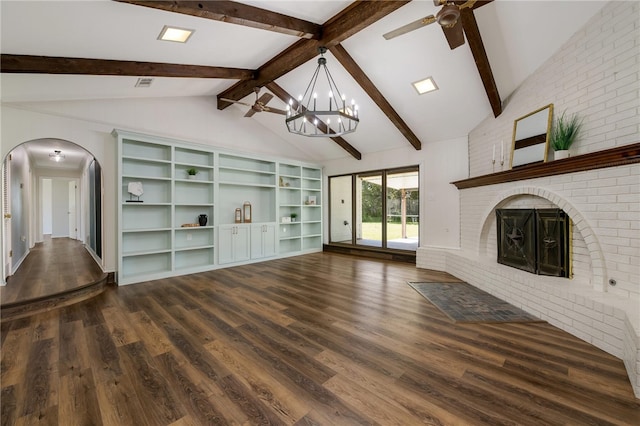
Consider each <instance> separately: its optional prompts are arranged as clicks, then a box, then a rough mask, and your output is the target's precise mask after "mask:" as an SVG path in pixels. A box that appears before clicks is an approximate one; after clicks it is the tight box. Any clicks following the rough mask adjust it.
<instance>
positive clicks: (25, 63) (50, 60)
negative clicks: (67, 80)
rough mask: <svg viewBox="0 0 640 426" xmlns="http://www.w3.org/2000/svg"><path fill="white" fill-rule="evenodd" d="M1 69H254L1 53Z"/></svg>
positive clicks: (205, 72) (156, 73)
mask: <svg viewBox="0 0 640 426" xmlns="http://www.w3.org/2000/svg"><path fill="white" fill-rule="evenodd" d="M0 71H1V72H2V73H13V74H85V75H121V76H145V77H184V78H224V79H251V78H253V77H254V71H253V70H247V69H241V68H225V67H210V66H204V65H183V64H166V63H159V62H137V61H115V60H107V59H87V58H63V57H54V56H30V55H9V54H2V56H1V57H0Z"/></svg>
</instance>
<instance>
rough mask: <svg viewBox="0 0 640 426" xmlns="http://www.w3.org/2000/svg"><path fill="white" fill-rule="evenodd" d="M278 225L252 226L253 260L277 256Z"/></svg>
mask: <svg viewBox="0 0 640 426" xmlns="http://www.w3.org/2000/svg"><path fill="white" fill-rule="evenodd" d="M275 254H276V225H275V224H273V223H269V224H262V225H258V224H255V225H252V226H251V258H252V259H260V258H263V257H269V256H275Z"/></svg>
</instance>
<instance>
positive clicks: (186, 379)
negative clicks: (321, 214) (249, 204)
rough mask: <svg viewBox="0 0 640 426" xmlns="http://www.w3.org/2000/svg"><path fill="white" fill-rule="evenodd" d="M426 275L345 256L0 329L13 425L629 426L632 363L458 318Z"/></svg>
mask: <svg viewBox="0 0 640 426" xmlns="http://www.w3.org/2000/svg"><path fill="white" fill-rule="evenodd" d="M428 280H448V281H457V280H456V279H455V278H453V277H451V276H448V275H446V274H442V273H436V272H432V271H424V270H419V269H416V268H415V266H414V265H409V264H405V263H393V262H389V261H383V260H374V259H366V258H359V257H349V256H345V255H340V254H333V253H317V254H312V255H306V256H299V257H293V258H288V259H279V260H274V261H269V262H263V263H258V264H252V265H247V266H240V267H233V268H227V269H220V270H216V271H211V272H208V273H202V274H196V275H189V276H183V277H176V278H172V279H166V280H159V281H153V282H148V283H142V284H136V285H131V286H125V287H118V288H115V289H108V290H107V291H106V292H104V293H103V294H101V295H100V296H98V297H97V298H95V299H92V300H89V301H85V302H82V303H79V304H75V305H72V306H68V307H65V308H61V309H58V310H56V311H52V312H47V313H44V314H39V315H36V316H33V317H30V318H24V319H19V320H14V321H11V322H7V323H4V324H2V334H1V337H2V347H1V349H2V363H1V377H0V379H1V395H0V396H1V411H2V413H1V418H2V424H3V425H14V424H15V425H23V424H49V425H56V424H60V425H75V424H78V425H80V424H82V425H84V424H93V425H100V424H102V425H118V426H121V425H136V426H138V425H208V424H231V425H254V424H274V425H355V424H379V425H403V426H404V425H416V424H428V425H536V426H537V425H565V424H573V425H586V424H593V425H596V424H597V425H632V424H639V422H640V403H639V400H637V399H635V398H634V396H633V393H632V390H631V386H630V384H629V380H628V378H627V375H626V372H625V369H624V366H623V364H622V362H621V361H620V360H619V359H616V358H614V357H612V356H610V355H608V354H606V353H604V352H602V351H600V350H599V349H597V348H595V347H593V346H592V345H590V344H588V343H585V342H583V341H581V340H579V339H577V338H575V337H573V336H571V335H569V334H567V333H565V332H563V331H561V330H559V329H557V328H555V327H553V326H551V325H549V324H547V323H529V324H491V325H489V324H464V325H457V324H452V323H451V322H450V321H449V320H448V319H447V318H446V317H445V316H444V315H443V314H442V313H440V311H438V310H437V309H436V308H435V307H434V306H433V305H431V304H430V303H429V302H428V301H426V300H425V299H424V298H423V297H422V296H420V295H419V294H418V293H417V292H415V291H414V290H413V289H412V288H411V287H409V286H408V285H407V284H406V281H428Z"/></svg>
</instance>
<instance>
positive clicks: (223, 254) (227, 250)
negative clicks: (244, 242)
mask: <svg viewBox="0 0 640 426" xmlns="http://www.w3.org/2000/svg"><path fill="white" fill-rule="evenodd" d="M234 236H235V226H220V227H219V228H218V263H220V264H223V263H231V262H233V237H234Z"/></svg>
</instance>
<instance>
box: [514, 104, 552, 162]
mask: <svg viewBox="0 0 640 426" xmlns="http://www.w3.org/2000/svg"><path fill="white" fill-rule="evenodd" d="M552 120H553V104H549V105H546V106H543V107H542V108H539V109H537V110H535V111H533V112H531V113H529V114H527V115H525V116H524V117H520V118H518V119H517V120H515V121H514V123H513V143H512V145H511V168H514V167H520V166H524V165H527V164H533V163H544V162H546V161H547V157H548V155H549V134H550V132H551V122H552Z"/></svg>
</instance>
